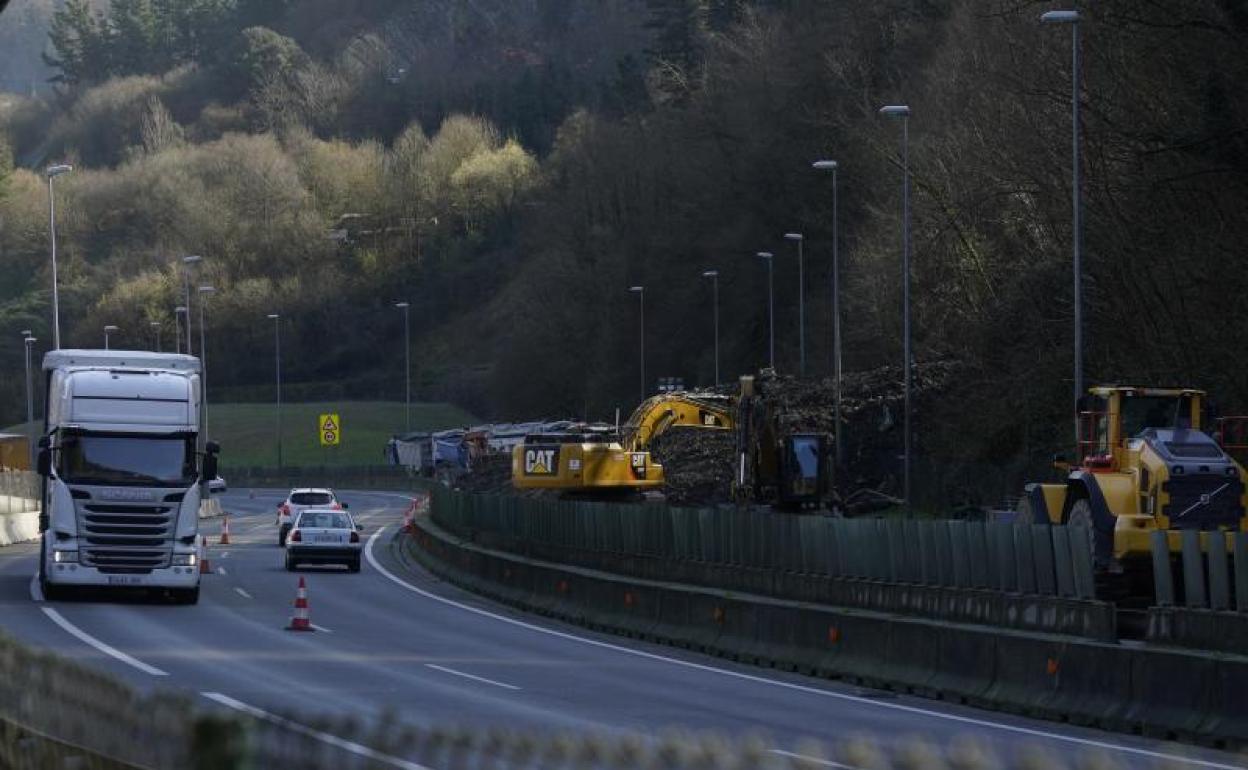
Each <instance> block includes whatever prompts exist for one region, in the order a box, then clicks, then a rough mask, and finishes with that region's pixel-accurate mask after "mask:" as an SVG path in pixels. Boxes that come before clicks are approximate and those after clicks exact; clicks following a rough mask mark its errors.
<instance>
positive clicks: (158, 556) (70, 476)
mask: <svg viewBox="0 0 1248 770" xmlns="http://www.w3.org/2000/svg"><path fill="white" fill-rule="evenodd" d="M43 371H44V376H45V378H46V382H47V402H46V403H47V411H46V416H45V421H44V434H43V436H42V437H41V438H40V440H39V456H38V466H39V473H40V475H41V476H42V477H43V509H42V514H41V516H40V521H39V526H40V531H41V532H42V540H43V548H42V552H41V554H40V561H39V580H40V585H41V587H42V588H43V593H44V596H45V598H48V599H54V598H57V597H58V596H59V595H60V594H62V593H63V592H64V589H65V588H67V587H70V586H121V587H133V588H146V589H159V590H164V591H168V592H169V594H170V595H171V597H172V598H173V599H174V600H175V601H178V602H181V603H186V604H194V603H195V602H197V601H198V600H199V563H198V562H199V558H200V553H199V543H198V539H199V538H198V535H199V506H200V500H201V499H203V498H205V497H206V496H207V495H208V494H210V491H209V483H208V482H209V481H211V480H213V479H215V478H216V476H217V451H218V447H217V446H216V445H215V444H214V443H212V442H207V443H206V444H205V448H204V451H203V452H202V453H201V452H199V451H198V450H197V441H198V438H199V432H200V408H201V401H200V399H201V388H200V364H199V359H197V358H195V357H193V356H187V355H180V354H173V353H151V352H144V351H123V350H54V351H52V352H50V353H48V354H47V355H46V356H45V357H44V359H43Z"/></svg>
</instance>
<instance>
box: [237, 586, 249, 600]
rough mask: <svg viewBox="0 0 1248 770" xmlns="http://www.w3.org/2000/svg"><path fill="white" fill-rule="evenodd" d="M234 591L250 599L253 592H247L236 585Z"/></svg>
mask: <svg viewBox="0 0 1248 770" xmlns="http://www.w3.org/2000/svg"><path fill="white" fill-rule="evenodd" d="M234 593H236V594H238V595H239V596H241V597H243V598H244V599H250V598H251V594H249V593H247V592H246V591H245V590H244V589H242V588H239V587H238V586H234Z"/></svg>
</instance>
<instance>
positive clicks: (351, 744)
mask: <svg viewBox="0 0 1248 770" xmlns="http://www.w3.org/2000/svg"><path fill="white" fill-rule="evenodd" d="M200 695H202V696H204V697H205V698H207V699H208V700H210V701H212V702H213V703H217V704H220V705H222V706H225V707H226V708H231V709H234V710H235V711H240V712H242V713H244V714H247V715H248V716H251V717H254V718H256V719H262V720H264V721H266V722H269V723H271V724H275V725H277V726H278V727H283V728H285V729H287V730H290V731H292V732H296V733H300V734H301V735H306V736H307V737H309V738H313V739H315V740H318V741H320V742H321V743H325V744H328V745H330V746H334V747H337V748H340V749H342V750H343V751H346V752H349V753H351V754H354V755H356V756H358V757H364V758H365V759H371V760H372V761H374V762H379V763H381V764H384V765H389V766H391V767H398V768H402V770H430V768H428V767H425V766H424V765H418V764H416V763H415V762H409V761H408V760H406V759H402V758H400V757H395V756H391V755H389V754H383V753H382V752H380V751H377V750H376V749H370V748H369V747H367V746H363V745H360V744H358V743H356V742H355V741H349V740H347V739H345V738H339V737H338V736H336V735H330V734H329V733H326V732H321V731H320V730H315V729H313V728H311V727H308V726H307V725H303V724H300V723H298V722H294V721H291V720H289V719H287V718H285V717H280V716H278V715H277V714H270V713H269V712H267V711H264V710H263V709H258V708H256V707H255V706H252V705H251V704H248V703H243V702H242V701H240V700H236V699H234V698H231V697H230V696H228V695H223V694H222V693H219V692H201V693H200Z"/></svg>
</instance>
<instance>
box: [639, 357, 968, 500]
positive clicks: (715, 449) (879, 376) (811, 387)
mask: <svg viewBox="0 0 1248 770" xmlns="http://www.w3.org/2000/svg"><path fill="white" fill-rule="evenodd" d="M956 369H957V365H956V364H955V363H952V362H947V361H936V362H931V363H926V364H919V365H916V366H915V369H914V374H913V377H914V381H913V393H912V407H913V409H914V413H915V414H916V415H920V414H922V412H923V409H924V405H925V404H926V403H930V400H931V399H932V398H938V397H939V394H940V393H941V392H943V391H944V390H945V389H946V387H947V386H948V384H949V383H950V382H951V381H952V377H953V375H954V374H955V372H956ZM842 381H843V386H842V393H841V409H842V420H843V428H844V433H845V435H844V437H843V442H844V443H843V447H844V451H845V457H844V458H843V464H842V471H841V474H840V477H839V478H838V479H837V480H836V487H837V490H838V492H839V494H840V495H841V499H842V501H843V502H845V503H847V504H849V505H851V506H852V505H854V504H861V505H863V506H866V507H871V506H875V505H878V504H880V503H884V504H887V502H888V501H889V500H890V499H891V498H892V497H895V496H897V495H898V494H899V493H900V491H901V482H900V478H899V476H900V473H899V471H900V468H901V463H900V461H899V457H900V455H901V452H902V440H901V439H902V435H901V419H902V414H903V413H904V402H905V383H904V380H903V378H902V369H901V367H900V366H887V367H881V368H878V369H872V370H869V371H864V372H852V373H849V372H847V373H846V374H845V375H844V377H843V380H842ZM755 384H756V392H757V393H759V394H761V397H762V398H763V399H764V400H765V401H768V402H770V406H771V410H772V412H773V413H774V414H776V415H778V419H779V421H780V426H781V428H782V429H784V430H786V431H792V432H800V433H824V434H827V435H829V436H833V435H835V433H836V411H835V405H836V384H835V381H834V380H833V379H832V378H830V377H828V378H822V379H799V378H798V377H795V376H792V375H780V374H776V373H775V372H773V371H770V370H765V371H763V372H761V373H760V374H759V375H758V376H757V377H756V380H755ZM651 450H652V451H653V452H654V454H655V456H656V459H658V461H659V462H661V463H662V464H663V470H664V473H665V475H666V478H667V486H666V489H665V490H664V491H665V493H666V496H667V499H668V501H669V502H671V503H673V504H675V505H716V504H719V503H723V502H728V501H729V500H730V499H731V486H732V479H733V468H734V464H735V452H736V441H735V436H734V434H733V432H732V431H723V432H719V431H707V430H697V429H672V430H669V431H668V432H667V433H666V434H664V435H662V436H660V437H659V438H658V439H657V440H656V441H655V442H654V444H653V445H652V446H651Z"/></svg>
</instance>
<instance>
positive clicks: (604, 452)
mask: <svg viewBox="0 0 1248 770" xmlns="http://www.w3.org/2000/svg"><path fill="white" fill-rule="evenodd" d="M733 425H734V422H733V399H732V398H731V397H730V396H724V395H721V394H718V393H694V392H679V391H677V392H669V393H660V394H659V395H657V396H652V397H650V398H648V399H646V400H645V401H643V402H642V403H641V405H640V406H638V407H637V409H636V410H634V411H633V414H632V416H631V417H629V418H628V421H627V422H625V423H624V425H623V426H621V427H619V428H618V429H617V428H613V427H595V426H583V427H582V428H580V429H573V430H569V431H567V432H565V433H557V434H549V433H543V434H535V435H530V436H525V437H524V441H522V442H521V443H520V444H517V445H516V447H515V448H514V449H512V453H511V483H512V485H513V486H514V487H515V488H517V489H549V490H558V491H561V492H565V493H568V494H578V495H591V496H595V495H596V496H607V495H611V494H621V493H624V494H628V493H639V492H645V491H648V490H654V489H659V488H661V487H662V486H663V480H664V479H663V466H662V465H660V464H659V463H657V462H655V461H654V459H653V458H652V457H651V455H650V445H651V443H652V442H653V441H654V440H655V439H657V438H658V437H659V436H661V435H663V433H664V432H665V431H667V430H668V429H669V428H672V427H676V426H680V427H689V428H699V429H705V430H732V429H733Z"/></svg>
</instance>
